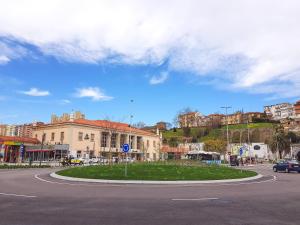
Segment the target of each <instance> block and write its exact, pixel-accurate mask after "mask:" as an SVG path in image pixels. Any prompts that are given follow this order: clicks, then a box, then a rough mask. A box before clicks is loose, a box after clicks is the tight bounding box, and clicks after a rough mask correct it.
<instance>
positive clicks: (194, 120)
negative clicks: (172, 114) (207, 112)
mask: <svg viewBox="0 0 300 225" xmlns="http://www.w3.org/2000/svg"><path fill="white" fill-rule="evenodd" d="M178 121H179V126H180V127H202V126H206V125H207V118H206V117H205V116H204V115H202V114H201V113H199V112H188V113H183V114H180V115H179V116H178Z"/></svg>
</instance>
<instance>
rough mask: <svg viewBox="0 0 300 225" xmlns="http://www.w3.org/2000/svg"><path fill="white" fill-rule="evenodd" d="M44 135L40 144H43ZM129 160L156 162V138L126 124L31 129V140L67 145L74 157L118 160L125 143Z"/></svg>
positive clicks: (86, 123)
mask: <svg viewBox="0 0 300 225" xmlns="http://www.w3.org/2000/svg"><path fill="white" fill-rule="evenodd" d="M43 135H44V140H43ZM129 136H131V146H132V147H131V152H130V154H129V155H130V156H131V157H133V158H135V159H137V160H146V159H150V160H158V159H159V158H160V146H161V143H160V137H159V136H158V135H155V134H153V133H150V132H146V131H142V130H140V129H137V128H133V127H132V128H130V127H129V125H128V124H121V123H114V122H110V121H103V120H102V121H101V120H96V121H92V120H85V119H79V120H74V121H72V122H63V123H56V124H47V125H42V126H37V127H35V128H34V131H33V137H35V138H37V139H38V140H40V141H41V142H42V141H43V143H44V144H50V145H52V144H53V145H54V144H68V145H69V153H70V154H71V155H73V156H75V157H91V156H97V157H99V156H106V157H109V156H118V157H122V149H121V148H122V145H123V144H124V143H129Z"/></svg>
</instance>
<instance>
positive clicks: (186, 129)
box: [182, 127, 191, 137]
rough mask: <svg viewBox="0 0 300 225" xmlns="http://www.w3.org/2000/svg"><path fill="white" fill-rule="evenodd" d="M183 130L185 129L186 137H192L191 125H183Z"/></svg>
mask: <svg viewBox="0 0 300 225" xmlns="http://www.w3.org/2000/svg"><path fill="white" fill-rule="evenodd" d="M182 130H183V135H184V136H185V137H190V136H191V128H190V127H183V128H182Z"/></svg>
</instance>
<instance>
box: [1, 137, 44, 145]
mask: <svg viewBox="0 0 300 225" xmlns="http://www.w3.org/2000/svg"><path fill="white" fill-rule="evenodd" d="M4 141H15V142H21V143H30V144H38V143H39V141H38V140H37V139H36V138H26V137H12V136H0V142H4Z"/></svg>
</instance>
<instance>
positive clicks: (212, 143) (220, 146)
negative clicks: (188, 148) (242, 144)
mask: <svg viewBox="0 0 300 225" xmlns="http://www.w3.org/2000/svg"><path fill="white" fill-rule="evenodd" d="M226 146H227V143H226V141H225V140H223V139H208V140H206V141H204V149H205V151H213V152H218V153H220V154H221V155H223V156H224V159H225V153H226Z"/></svg>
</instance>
